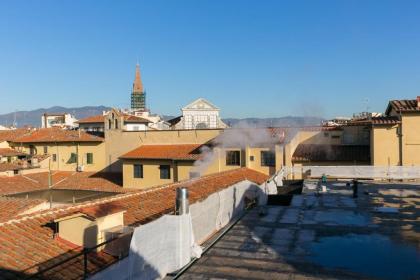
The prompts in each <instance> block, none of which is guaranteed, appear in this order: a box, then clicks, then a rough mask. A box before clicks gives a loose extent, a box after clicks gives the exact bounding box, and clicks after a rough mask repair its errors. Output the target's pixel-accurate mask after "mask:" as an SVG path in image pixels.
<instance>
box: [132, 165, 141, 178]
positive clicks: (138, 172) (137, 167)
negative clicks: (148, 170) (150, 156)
mask: <svg viewBox="0 0 420 280" xmlns="http://www.w3.org/2000/svg"><path fill="white" fill-rule="evenodd" d="M133 172H134V173H133V176H134V178H143V164H134V165H133Z"/></svg>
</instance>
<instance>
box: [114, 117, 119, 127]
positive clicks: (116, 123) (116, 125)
mask: <svg viewBox="0 0 420 280" xmlns="http://www.w3.org/2000/svg"><path fill="white" fill-rule="evenodd" d="M114 122H115V129H118V120H117V119H115V120H114Z"/></svg>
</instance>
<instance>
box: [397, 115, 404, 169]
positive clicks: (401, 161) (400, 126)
mask: <svg viewBox="0 0 420 280" xmlns="http://www.w3.org/2000/svg"><path fill="white" fill-rule="evenodd" d="M399 113H400V125H399V129H400V131H399V133H398V138H399V150H400V151H399V152H400V153H399V157H400V158H399V160H400V166H402V165H403V154H402V153H403V139H402V137H403V134H402V115H401V111H400V112H399Z"/></svg>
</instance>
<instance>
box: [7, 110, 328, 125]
mask: <svg viewBox="0 0 420 280" xmlns="http://www.w3.org/2000/svg"><path fill="white" fill-rule="evenodd" d="M110 109H111V108H110V107H105V106H85V107H77V108H66V107H60V106H54V107H51V108H41V109H36V110H32V111H17V112H13V113H8V114H3V115H0V125H4V126H10V125H12V124H13V123H14V122H16V124H17V126H18V127H23V126H33V127H40V126H41V116H42V115H43V114H44V113H70V114H73V115H74V116H75V117H76V119H82V118H85V117H88V116H93V115H99V114H102V112H103V111H107V110H110ZM172 118H174V116H167V115H163V119H165V120H169V119H172ZM223 121H224V122H225V123H226V124H227V125H229V126H244V125H246V126H251V127H267V126H272V127H284V126H311V125H319V124H320V123H321V121H322V119H321V118H317V117H292V116H286V117H279V118H244V119H237V118H226V119H223Z"/></svg>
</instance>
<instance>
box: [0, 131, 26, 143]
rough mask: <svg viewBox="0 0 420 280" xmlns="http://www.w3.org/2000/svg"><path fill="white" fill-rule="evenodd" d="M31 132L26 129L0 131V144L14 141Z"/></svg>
mask: <svg viewBox="0 0 420 280" xmlns="http://www.w3.org/2000/svg"><path fill="white" fill-rule="evenodd" d="M31 131H32V130H31V129H27V128H18V129H12V130H0V142H3V141H9V142H13V141H14V140H16V139H18V138H20V137H22V136H24V135H27V134H29V133H30V132H31Z"/></svg>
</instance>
